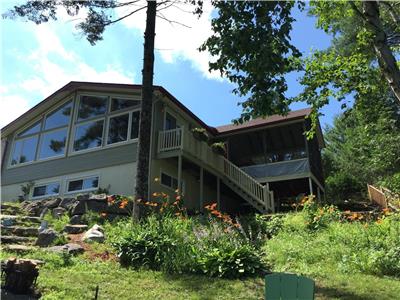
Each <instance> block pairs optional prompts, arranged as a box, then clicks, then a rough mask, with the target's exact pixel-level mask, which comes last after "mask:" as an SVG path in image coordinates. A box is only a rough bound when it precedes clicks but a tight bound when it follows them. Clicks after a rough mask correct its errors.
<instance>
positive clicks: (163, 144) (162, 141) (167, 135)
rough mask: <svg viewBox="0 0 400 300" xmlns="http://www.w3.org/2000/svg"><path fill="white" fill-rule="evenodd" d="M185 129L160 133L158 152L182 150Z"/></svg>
mask: <svg viewBox="0 0 400 300" xmlns="http://www.w3.org/2000/svg"><path fill="white" fill-rule="evenodd" d="M182 132H183V128H176V129H170V130H164V131H160V132H159V134H158V152H161V151H170V150H176V149H181V148H182V145H183V143H182V138H183V135H182Z"/></svg>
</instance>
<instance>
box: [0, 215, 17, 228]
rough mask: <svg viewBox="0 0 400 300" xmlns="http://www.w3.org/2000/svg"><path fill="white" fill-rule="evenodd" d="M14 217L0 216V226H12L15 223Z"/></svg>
mask: <svg viewBox="0 0 400 300" xmlns="http://www.w3.org/2000/svg"><path fill="white" fill-rule="evenodd" d="M15 221H16V218H10V217H4V218H1V225H2V226H13V225H14V224H15Z"/></svg>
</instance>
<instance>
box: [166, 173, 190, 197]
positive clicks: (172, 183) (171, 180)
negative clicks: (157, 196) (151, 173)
mask: <svg viewBox="0 0 400 300" xmlns="http://www.w3.org/2000/svg"><path fill="white" fill-rule="evenodd" d="M161 184H162V185H164V186H166V187H169V188H171V189H173V190H174V191H175V190H177V189H178V179H177V178H175V177H172V176H169V175H168V174H165V173H163V172H161ZM184 189H185V184H184V182H183V180H182V182H181V191H182V193H184Z"/></svg>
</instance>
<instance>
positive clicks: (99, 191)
mask: <svg viewBox="0 0 400 300" xmlns="http://www.w3.org/2000/svg"><path fill="white" fill-rule="evenodd" d="M110 187H111V186H110V185H108V186H107V187H105V188H101V187H99V188H98V189H97V190H96V191H94V194H97V195H99V194H106V195H108V194H109V193H110Z"/></svg>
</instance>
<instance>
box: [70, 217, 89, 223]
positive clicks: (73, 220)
mask: <svg viewBox="0 0 400 300" xmlns="http://www.w3.org/2000/svg"><path fill="white" fill-rule="evenodd" d="M85 222H86V221H85V220H84V219H83V217H82V215H73V216H72V217H71V218H70V219H69V224H72V225H78V224H85Z"/></svg>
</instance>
